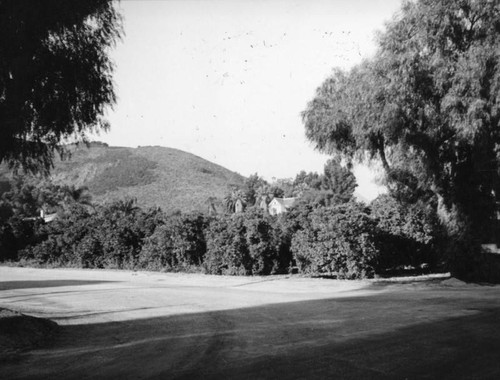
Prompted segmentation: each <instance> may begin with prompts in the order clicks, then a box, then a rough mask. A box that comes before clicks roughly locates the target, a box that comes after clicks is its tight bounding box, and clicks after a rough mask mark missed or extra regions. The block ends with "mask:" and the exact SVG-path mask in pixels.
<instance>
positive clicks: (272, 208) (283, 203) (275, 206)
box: [268, 198, 297, 215]
mask: <svg viewBox="0 0 500 380" xmlns="http://www.w3.org/2000/svg"><path fill="white" fill-rule="evenodd" d="M296 199H297V198H273V200H272V201H271V202H270V203H269V206H268V211H269V214H271V215H279V214H282V213H284V212H287V211H288V209H289V208H290V207H292V206H293V204H294V203H295V201H296Z"/></svg>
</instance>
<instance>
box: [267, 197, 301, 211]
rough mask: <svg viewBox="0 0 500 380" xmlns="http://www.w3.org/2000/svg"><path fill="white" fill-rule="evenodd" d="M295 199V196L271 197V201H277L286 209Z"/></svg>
mask: <svg viewBox="0 0 500 380" xmlns="http://www.w3.org/2000/svg"><path fill="white" fill-rule="evenodd" d="M296 199H297V198H273V201H276V202H278V203H279V204H280V205H281V206H283V208H285V209H287V208H290V207H292V206H293V204H294V203H295V200H296ZM271 202H272V201H271Z"/></svg>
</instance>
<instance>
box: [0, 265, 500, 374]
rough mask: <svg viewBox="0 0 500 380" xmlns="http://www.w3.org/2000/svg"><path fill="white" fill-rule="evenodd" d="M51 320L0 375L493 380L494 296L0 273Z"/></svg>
mask: <svg viewBox="0 0 500 380" xmlns="http://www.w3.org/2000/svg"><path fill="white" fill-rule="evenodd" d="M0 308H8V309H11V310H15V311H19V312H22V313H24V314H28V315H32V316H36V317H43V318H49V319H51V320H53V321H55V322H57V323H58V324H59V326H60V327H59V329H58V332H57V334H56V335H55V336H54V337H53V339H52V340H50V341H48V342H47V343H46V344H45V345H44V346H41V347H39V348H37V349H34V350H31V351H27V352H21V353H19V355H18V356H17V357H16V358H15V360H14V359H12V360H7V361H4V362H0V379H28V378H37V379H38V378H40V379H55V378H58V379H113V378H118V379H201V378H203V379H322V378H324V379H391V378H394V379H413V378H428V379H437V378H439V379H460V378H464V379H472V378H477V379H500V287H499V286H479V285H471V284H464V283H461V282H459V281H457V280H454V279H444V278H442V277H441V278H440V277H435V278H433V277H430V278H424V279H419V281H399V280H398V281H392V282H391V281H388V282H381V281H353V282H348V281H333V280H327V279H307V278H300V277H295V276H294V277H287V276H271V277H216V276H203V275H197V274H193V275H189V274H161V273H148V272H126V271H123V272H120V271H105V270H102V271H101V270H77V269H74V270H73V269H30V268H9V267H0Z"/></svg>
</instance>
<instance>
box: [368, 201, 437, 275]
mask: <svg viewBox="0 0 500 380" xmlns="http://www.w3.org/2000/svg"><path fill="white" fill-rule="evenodd" d="M370 208H371V214H372V216H373V218H374V219H375V221H376V222H377V228H378V231H377V242H378V245H379V247H380V256H379V266H380V268H383V270H387V271H394V270H398V268H399V269H401V268H402V267H410V268H418V267H421V266H423V265H426V266H427V267H428V268H432V267H435V266H436V265H437V264H438V253H437V245H438V243H439V227H438V221H437V216H436V214H435V213H434V212H433V211H432V209H431V208H426V207H424V206H422V205H420V204H407V203H401V202H397V201H396V200H395V199H394V198H392V197H391V196H389V195H381V196H379V197H378V198H377V199H375V200H374V201H373V202H372V203H371V205H370Z"/></svg>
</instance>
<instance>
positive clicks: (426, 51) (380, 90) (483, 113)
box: [303, 0, 500, 277]
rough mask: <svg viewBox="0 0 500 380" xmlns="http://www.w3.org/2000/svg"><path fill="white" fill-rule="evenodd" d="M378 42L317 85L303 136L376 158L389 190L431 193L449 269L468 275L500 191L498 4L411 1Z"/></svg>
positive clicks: (417, 195) (352, 155)
mask: <svg viewBox="0 0 500 380" xmlns="http://www.w3.org/2000/svg"><path fill="white" fill-rule="evenodd" d="M378 43H379V49H378V52H377V54H376V55H375V57H374V58H373V59H371V60H367V61H365V62H363V63H362V64H360V65H358V66H357V67H355V68H353V69H352V70H351V71H349V72H342V71H335V72H334V74H333V75H332V76H331V77H330V78H329V79H327V80H326V81H325V82H324V83H323V84H322V86H321V87H320V88H318V90H317V93H316V96H315V98H314V99H313V100H312V101H311V102H310V103H309V104H308V106H307V109H306V110H305V111H304V112H303V120H304V124H305V127H306V133H307V136H308V138H309V139H310V140H311V141H313V142H314V143H315V144H316V147H317V148H318V149H320V150H321V151H325V152H328V153H332V154H335V155H339V156H341V157H343V158H345V159H347V160H353V159H367V158H368V159H377V160H380V162H381V163H382V165H383V167H384V169H385V171H386V175H387V179H388V184H389V187H390V190H391V191H392V192H393V194H394V195H397V196H402V197H404V198H406V200H407V201H413V202H415V201H416V200H418V199H420V200H422V199H430V198H435V199H436V204H437V208H438V211H439V215H440V217H441V221H442V223H443V225H444V226H445V228H446V232H447V234H448V236H449V238H450V241H454V242H457V244H456V246H455V247H454V252H451V253H450V254H451V255H452V256H454V257H450V260H449V262H450V263H451V262H454V263H455V264H456V263H459V262H462V264H461V265H459V266H456V265H454V266H453V267H452V268H451V269H452V270H453V271H454V274H456V275H459V276H461V277H467V267H468V265H469V264H467V262H469V260H468V259H467V257H470V255H474V254H475V253H477V251H478V248H479V243H480V242H482V241H484V240H485V239H488V238H489V236H487V235H488V232H490V231H491V227H490V226H491V224H492V219H493V216H494V210H495V201H496V200H498V195H499V194H500V192H499V190H500V173H499V163H500V148H499V147H500V124H499V122H500V95H499V91H500V4H499V3H498V2H497V1H489V0H463V1H453V0H438V1H434V0H419V1H414V2H409V1H408V2H405V3H404V4H403V7H402V9H401V12H400V13H399V14H398V15H397V16H396V17H395V18H394V19H393V20H392V21H391V22H389V23H388V24H387V27H386V30H385V31H384V32H383V33H381V34H380V35H379V38H378ZM466 241H467V244H465V243H466ZM461 247H462V248H465V247H468V248H467V252H466V251H465V250H464V249H461ZM457 255H458V256H460V257H457ZM469 263H470V264H471V265H472V262H469Z"/></svg>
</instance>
